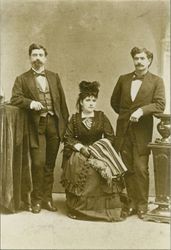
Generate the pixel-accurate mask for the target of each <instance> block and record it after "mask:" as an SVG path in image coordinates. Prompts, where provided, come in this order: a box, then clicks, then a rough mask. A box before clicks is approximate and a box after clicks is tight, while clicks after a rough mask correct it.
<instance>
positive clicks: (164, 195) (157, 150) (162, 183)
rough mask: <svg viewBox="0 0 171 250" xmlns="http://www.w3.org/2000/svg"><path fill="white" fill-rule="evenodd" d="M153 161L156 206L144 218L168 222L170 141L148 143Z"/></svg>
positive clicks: (169, 217) (169, 211)
mask: <svg viewBox="0 0 171 250" xmlns="http://www.w3.org/2000/svg"><path fill="white" fill-rule="evenodd" d="M148 147H150V148H151V150H152V154H153V162H154V178H155V193H156V198H155V202H154V204H155V205H157V206H158V207H157V208H155V209H153V210H152V211H149V212H148V213H147V214H146V215H145V217H144V220H150V221H155V222H166V223H170V219H171V214H170V213H171V210H170V150H171V144H170V143H149V145H148Z"/></svg>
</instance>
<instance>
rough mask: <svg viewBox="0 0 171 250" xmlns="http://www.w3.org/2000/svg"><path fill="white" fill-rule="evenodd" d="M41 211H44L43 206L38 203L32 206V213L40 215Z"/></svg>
mask: <svg viewBox="0 0 171 250" xmlns="http://www.w3.org/2000/svg"><path fill="white" fill-rule="evenodd" d="M41 209H42V207H41V204H39V203H37V204H35V205H33V206H32V213H34V214H38V213H40V211H41Z"/></svg>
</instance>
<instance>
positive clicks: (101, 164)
mask: <svg viewBox="0 0 171 250" xmlns="http://www.w3.org/2000/svg"><path fill="white" fill-rule="evenodd" d="M79 88H80V94H79V97H78V101H77V107H78V110H79V112H78V113H76V114H73V115H72V117H71V119H70V122H69V124H68V128H67V130H66V134H65V137H64V154H63V163H62V168H63V173H62V179H61V183H62V185H63V186H64V188H65V192H66V201H67V207H68V209H69V214H68V216H69V217H71V218H74V219H90V220H106V221H121V220H123V218H122V216H121V212H122V207H123V204H122V202H121V199H120V197H121V193H122V189H123V181H122V174H123V173H125V171H126V167H125V166H124V165H123V164H122V162H121V160H119V157H118V156H117V155H116V152H115V150H114V148H113V147H112V144H113V143H114V132H113V129H112V126H111V124H110V122H109V120H108V118H107V117H106V115H105V114H104V113H103V112H102V111H95V107H96V101H97V97H98V92H99V83H98V82H86V81H82V82H81V83H80V84H79Z"/></svg>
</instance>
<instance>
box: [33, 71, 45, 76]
mask: <svg viewBox="0 0 171 250" xmlns="http://www.w3.org/2000/svg"><path fill="white" fill-rule="evenodd" d="M34 75H35V77H38V76H44V77H45V72H44V71H43V72H41V73H37V72H35V71H34Z"/></svg>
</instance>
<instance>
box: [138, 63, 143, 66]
mask: <svg viewBox="0 0 171 250" xmlns="http://www.w3.org/2000/svg"><path fill="white" fill-rule="evenodd" d="M136 66H144V65H143V64H141V63H138V64H137V65H136Z"/></svg>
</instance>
